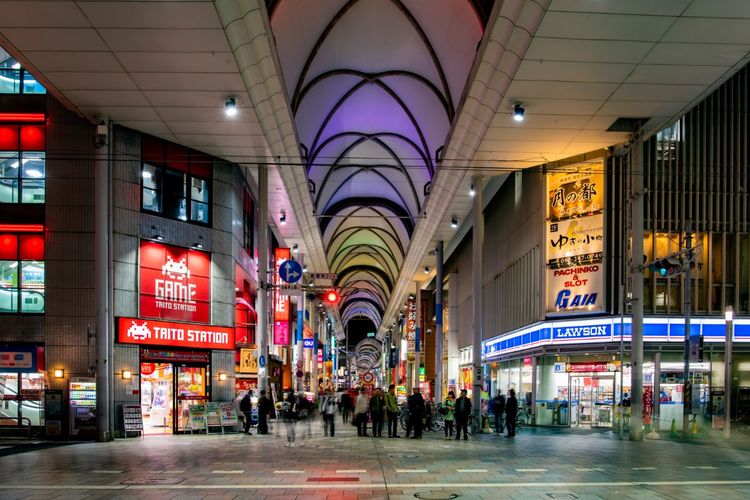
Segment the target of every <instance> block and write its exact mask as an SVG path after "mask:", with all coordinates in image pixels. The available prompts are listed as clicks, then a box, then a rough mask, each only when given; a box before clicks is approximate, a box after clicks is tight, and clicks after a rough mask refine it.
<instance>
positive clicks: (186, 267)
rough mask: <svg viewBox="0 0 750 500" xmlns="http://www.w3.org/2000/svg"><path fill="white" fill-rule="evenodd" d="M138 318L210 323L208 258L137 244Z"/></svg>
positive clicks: (179, 249) (193, 252)
mask: <svg viewBox="0 0 750 500" xmlns="http://www.w3.org/2000/svg"><path fill="white" fill-rule="evenodd" d="M140 259H141V260H140V271H141V277H140V284H141V289H140V316H141V317H148V318H157V319H172V320H177V321H189V322H195V323H210V322H211V256H210V254H208V253H206V252H201V251H200V250H193V249H189V248H183V247H176V246H172V245H164V244H163V243H157V242H154V241H146V240H142V241H141V247H140Z"/></svg>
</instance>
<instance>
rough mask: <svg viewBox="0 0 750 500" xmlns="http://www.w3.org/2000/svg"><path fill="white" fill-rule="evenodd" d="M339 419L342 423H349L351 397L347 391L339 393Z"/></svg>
mask: <svg viewBox="0 0 750 500" xmlns="http://www.w3.org/2000/svg"><path fill="white" fill-rule="evenodd" d="M340 403H341V418H342V419H343V422H344V423H347V422H348V421H349V414H350V413H351V411H352V397H351V396H350V395H349V393H348V392H347V391H344V392H342V393H341V400H340Z"/></svg>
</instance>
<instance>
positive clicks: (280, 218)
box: [279, 210, 286, 226]
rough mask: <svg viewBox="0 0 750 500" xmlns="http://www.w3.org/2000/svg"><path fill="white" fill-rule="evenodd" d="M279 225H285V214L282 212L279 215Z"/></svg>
mask: <svg viewBox="0 0 750 500" xmlns="http://www.w3.org/2000/svg"><path fill="white" fill-rule="evenodd" d="M279 224H281V225H282V226H283V225H284V224H286V212H284V211H283V210H282V211H281V215H280V216H279Z"/></svg>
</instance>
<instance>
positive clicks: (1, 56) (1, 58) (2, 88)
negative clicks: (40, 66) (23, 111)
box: [0, 48, 47, 94]
mask: <svg viewBox="0 0 750 500" xmlns="http://www.w3.org/2000/svg"><path fill="white" fill-rule="evenodd" d="M46 93H47V90H46V89H45V88H44V86H43V85H42V84H41V83H39V82H38V81H37V79H36V78H34V75H32V74H31V73H29V72H28V71H27V70H25V69H24V68H22V67H21V65H20V64H19V62H18V61H16V60H15V59H14V58H13V57H12V56H11V55H10V54H8V53H7V52H6V51H4V50H3V49H2V48H0V94H46Z"/></svg>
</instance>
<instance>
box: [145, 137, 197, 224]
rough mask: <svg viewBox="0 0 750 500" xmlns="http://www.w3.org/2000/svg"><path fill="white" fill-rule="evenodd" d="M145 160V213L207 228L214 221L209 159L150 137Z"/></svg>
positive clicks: (146, 140)
mask: <svg viewBox="0 0 750 500" xmlns="http://www.w3.org/2000/svg"><path fill="white" fill-rule="evenodd" d="M142 157H143V164H142V168H141V208H142V210H144V211H146V212H153V213H157V214H159V215H161V216H163V217H167V218H170V219H176V220H182V221H190V222H197V223H199V224H205V225H208V224H209V221H210V220H211V219H210V206H211V190H210V186H211V179H210V177H211V175H210V174H211V169H210V159H209V158H208V157H207V156H205V155H202V154H200V153H197V152H194V151H192V150H189V149H187V148H183V147H182V146H178V145H176V144H172V143H168V142H166V141H161V140H159V139H156V138H153V137H150V136H143V143H142Z"/></svg>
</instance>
